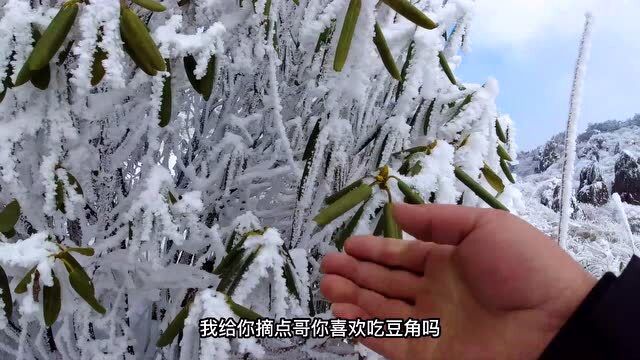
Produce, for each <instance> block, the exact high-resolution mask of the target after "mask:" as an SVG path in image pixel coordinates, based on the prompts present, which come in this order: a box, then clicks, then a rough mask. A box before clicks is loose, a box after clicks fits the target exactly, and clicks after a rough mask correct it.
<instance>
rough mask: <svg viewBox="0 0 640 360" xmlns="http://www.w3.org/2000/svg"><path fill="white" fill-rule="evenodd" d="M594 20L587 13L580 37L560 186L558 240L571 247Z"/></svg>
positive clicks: (562, 245)
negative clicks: (578, 139)
mask: <svg viewBox="0 0 640 360" xmlns="http://www.w3.org/2000/svg"><path fill="white" fill-rule="evenodd" d="M592 23H593V19H592V15H591V13H587V14H586V15H585V23H584V32H583V33H582V39H581V40H580V51H579V53H578V60H577V62H576V68H575V76H574V79H573V87H572V88H571V100H570V103H569V119H568V120H567V131H566V132H565V147H564V149H565V151H564V160H563V166H562V184H561V186H560V224H559V225H558V241H559V242H560V246H561V247H562V248H563V249H565V250H567V248H568V233H569V218H570V216H571V199H572V198H573V171H574V166H575V158H576V136H577V126H578V119H579V118H580V110H581V102H582V88H583V86H584V78H585V75H586V72H587V62H588V61H589V55H590V53H591V26H592Z"/></svg>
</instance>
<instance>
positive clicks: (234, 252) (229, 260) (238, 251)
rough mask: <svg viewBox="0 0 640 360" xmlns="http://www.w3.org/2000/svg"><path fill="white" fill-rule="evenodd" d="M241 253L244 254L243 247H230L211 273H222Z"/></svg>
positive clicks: (239, 257) (238, 258)
mask: <svg viewBox="0 0 640 360" xmlns="http://www.w3.org/2000/svg"><path fill="white" fill-rule="evenodd" d="M243 255H244V249H243V248H238V247H236V248H234V249H232V250H231V251H230V252H229V253H228V254H227V256H225V257H223V258H222V260H221V261H220V264H218V266H217V267H216V268H215V269H214V270H213V273H214V274H215V275H222V274H224V273H225V272H226V271H227V270H228V269H229V267H230V266H231V265H232V264H235V263H236V262H237V261H238V260H240V259H241V258H242V256H243Z"/></svg>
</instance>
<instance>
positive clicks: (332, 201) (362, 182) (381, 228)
mask: <svg viewBox="0 0 640 360" xmlns="http://www.w3.org/2000/svg"><path fill="white" fill-rule="evenodd" d="M465 101H466V100H465ZM433 103H434V102H432V103H431V106H430V109H429V110H428V112H427V113H428V114H430V112H431V110H432V108H433ZM463 103H464V101H463ZM467 104H468V102H467ZM464 105H466V104H464ZM464 105H462V106H464ZM428 116H430V115H428ZM496 124H497V125H498V126H499V122H497V121H496ZM498 129H499V130H498V131H500V132H501V131H502V129H500V128H498ZM498 136H499V137H500V138H501V141H502V140H504V141H506V138H505V137H504V136H503V135H498ZM467 139H468V137H466V138H465V139H463V140H462V142H461V143H460V144H459V145H458V147H462V146H464V145H465V143H466V140H467ZM437 144H438V141H434V142H432V143H430V144H428V145H423V146H417V147H414V148H410V149H406V150H403V151H400V152H398V153H395V154H393V156H404V160H403V162H402V165H401V166H400V168H399V169H398V173H399V174H401V175H403V176H415V175H417V174H419V173H420V172H421V171H422V169H423V168H422V163H421V162H420V161H414V160H415V157H416V156H418V155H420V154H427V155H430V154H431V153H432V151H433V150H434V149H435V147H436V146H437ZM498 149H499V150H498V154H499V155H500V157H501V162H502V163H505V162H506V161H511V158H510V157H509V158H508V160H507V159H506V158H505V157H506V156H508V153H507V152H506V150H505V149H504V147H503V146H502V145H498ZM500 149H501V150H500ZM503 170H504V171H505V175H506V176H507V178H508V179H509V180H510V181H512V182H513V176H512V175H511V173H510V172H508V168H506V169H505V168H503ZM481 172H482V174H483V176H484V177H485V178H486V180H487V182H488V183H489V184H490V185H491V186H492V187H493V188H494V189H496V190H497V191H498V195H499V194H500V193H502V192H503V191H504V188H505V185H504V183H503V182H502V179H501V178H500V176H499V175H498V174H496V173H495V172H494V171H493V170H492V169H491V168H490V167H489V166H488V165H487V164H486V163H485V164H484V167H483V168H482V169H481ZM454 174H455V176H456V178H457V179H458V180H459V181H461V182H462V183H463V184H464V185H465V186H467V187H468V188H469V189H470V190H471V191H473V192H474V193H475V194H476V195H477V196H478V197H479V198H480V199H482V200H483V201H485V202H486V203H487V204H488V205H489V206H491V207H493V208H495V209H500V210H504V211H509V209H508V208H507V207H506V206H504V205H503V204H502V203H501V202H500V201H499V200H498V199H497V198H496V196H494V195H492V194H491V193H489V192H488V191H487V190H486V189H484V188H483V187H482V185H480V184H479V183H478V182H477V181H475V180H474V179H473V178H472V177H471V176H469V175H468V174H467V173H466V172H464V171H463V170H462V169H461V168H460V167H456V168H455V170H454ZM368 178H373V182H370V183H368V182H366V180H367V179H368ZM391 179H393V180H395V181H396V185H397V187H398V189H399V190H400V191H401V192H402V194H403V195H404V199H403V201H404V202H405V203H408V204H417V205H419V204H425V201H424V199H423V198H422V196H421V195H420V194H419V193H418V192H416V191H415V189H413V188H412V187H411V186H410V185H408V184H407V183H405V182H404V181H402V180H401V179H399V178H398V177H396V176H389V167H388V166H386V165H385V166H384V167H382V168H381V169H380V170H379V172H378V174H377V175H375V176H368V177H364V178H362V179H359V180H357V181H355V182H353V183H351V184H349V185H348V186H346V187H345V188H343V189H342V190H340V191H338V192H336V193H334V194H332V195H330V196H329V197H327V198H326V199H325V204H326V205H327V206H326V207H324V208H323V209H322V210H321V211H320V212H319V213H318V214H317V215H316V216H315V217H314V219H313V220H314V221H315V222H316V223H317V224H318V225H319V226H321V227H322V226H325V225H327V224H329V223H331V222H333V221H334V220H335V219H337V218H339V217H340V216H342V215H343V214H345V213H346V212H348V211H350V210H351V209H353V208H355V207H356V206H358V205H360V207H359V208H358V210H357V211H356V212H355V213H354V215H353V216H352V217H351V218H350V219H349V220H348V221H347V222H346V223H345V224H344V225H343V226H342V227H341V228H339V229H338V230H337V232H336V234H335V236H334V237H333V240H334V242H335V245H336V247H337V248H338V250H341V249H342V247H343V246H344V242H345V241H346V240H347V238H349V237H350V236H351V234H352V233H353V231H354V230H355V228H356V226H357V224H358V222H359V221H360V220H361V218H362V215H363V213H364V209H365V207H366V204H367V202H368V201H369V200H370V199H371V198H372V197H373V190H374V188H377V189H379V190H381V191H385V192H386V193H387V195H388V200H389V201H388V202H387V203H385V204H384V205H383V206H382V207H380V208H378V209H376V210H375V214H376V216H379V217H378V222H377V225H376V227H375V229H374V232H373V234H374V235H376V236H378V235H383V236H384V237H387V238H397V239H401V238H402V231H401V229H400V228H399V226H398V225H397V224H396V222H395V221H394V219H393V214H392V202H393V199H392V196H391V192H390V191H389V188H388V182H389V181H390V180H391ZM434 198H435V194H434V193H432V194H431V197H430V199H429V202H433V199H434ZM380 213H381V214H380Z"/></svg>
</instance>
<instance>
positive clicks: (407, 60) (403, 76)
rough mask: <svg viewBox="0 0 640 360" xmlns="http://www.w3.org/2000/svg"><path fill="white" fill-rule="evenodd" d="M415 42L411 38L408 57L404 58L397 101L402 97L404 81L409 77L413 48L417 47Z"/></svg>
mask: <svg viewBox="0 0 640 360" xmlns="http://www.w3.org/2000/svg"><path fill="white" fill-rule="evenodd" d="M415 44H416V43H415V42H414V41H413V40H411V43H409V50H407V57H406V58H405V60H404V64H403V65H402V71H401V72H400V82H399V83H398V88H397V90H396V101H398V98H400V94H401V93H402V90H403V88H404V81H405V80H406V79H407V71H408V70H409V65H410V64H411V59H412V58H413V48H414V47H415Z"/></svg>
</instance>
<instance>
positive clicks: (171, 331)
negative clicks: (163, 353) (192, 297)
mask: <svg viewBox="0 0 640 360" xmlns="http://www.w3.org/2000/svg"><path fill="white" fill-rule="evenodd" d="M190 306H191V304H190V303H189V304H187V305H186V306H185V307H183V308H182V310H180V312H178V314H177V315H176V317H175V318H173V320H171V322H170V323H169V325H167V328H166V329H165V331H164V332H163V333H162V335H160V337H159V338H158V341H157V342H156V346H157V347H165V346H167V345H169V344H171V343H172V342H173V339H175V337H176V336H177V335H178V334H179V333H180V332H181V331H182V329H183V328H184V321H185V320H186V319H187V317H188V316H189V307H190Z"/></svg>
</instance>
